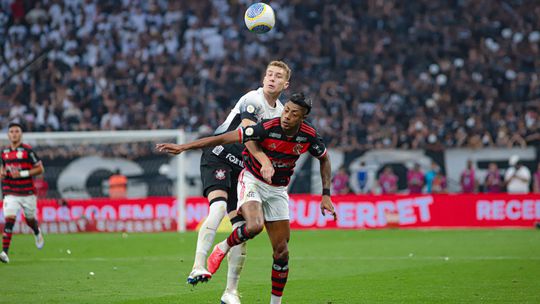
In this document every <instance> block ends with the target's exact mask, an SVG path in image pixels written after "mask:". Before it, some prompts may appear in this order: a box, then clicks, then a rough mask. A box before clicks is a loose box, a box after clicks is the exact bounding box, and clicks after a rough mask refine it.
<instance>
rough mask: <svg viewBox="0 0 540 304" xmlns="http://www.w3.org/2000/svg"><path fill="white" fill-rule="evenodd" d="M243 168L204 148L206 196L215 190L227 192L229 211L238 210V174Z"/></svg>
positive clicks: (203, 170)
mask: <svg viewBox="0 0 540 304" xmlns="http://www.w3.org/2000/svg"><path fill="white" fill-rule="evenodd" d="M241 171H242V168H240V167H239V166H236V165H233V164H231V163H229V162H227V161H226V160H224V159H222V158H220V157H218V156H216V155H214V154H212V150H204V151H203V154H202V156H201V180H202V184H203V194H204V197H207V196H208V193H210V192H212V191H214V190H223V191H225V192H227V196H228V199H227V213H229V212H231V211H234V210H236V206H237V203H238V194H237V191H236V189H237V185H238V176H239V175H240V172H241Z"/></svg>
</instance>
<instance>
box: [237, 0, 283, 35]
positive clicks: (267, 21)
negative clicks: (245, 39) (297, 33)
mask: <svg viewBox="0 0 540 304" xmlns="http://www.w3.org/2000/svg"><path fill="white" fill-rule="evenodd" d="M244 21H245V22H246V26H247V28H248V30H250V31H251V32H254V33H257V34H263V33H266V32H268V31H269V30H271V29H272V28H273V27H274V24H276V17H275V16H274V10H273V9H272V7H270V5H268V4H265V3H262V2H259V3H254V4H252V5H251V6H250V7H248V9H247V10H246V13H245V15H244Z"/></svg>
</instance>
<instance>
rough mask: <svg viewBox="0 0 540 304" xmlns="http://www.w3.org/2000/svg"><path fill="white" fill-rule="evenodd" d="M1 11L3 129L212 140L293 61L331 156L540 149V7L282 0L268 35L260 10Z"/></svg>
mask: <svg viewBox="0 0 540 304" xmlns="http://www.w3.org/2000/svg"><path fill="white" fill-rule="evenodd" d="M0 3H1V7H0V8H1V11H0V28H1V29H2V32H0V47H1V48H2V49H1V52H0V53H1V58H0V61H1V64H0V83H1V85H2V87H1V90H0V125H1V126H2V127H4V128H5V127H6V126H7V124H8V122H9V121H19V122H22V123H24V124H25V125H26V129H27V130H32V131H61V130H62V131H85V130H121V129H169V128H170V129H172V128H185V129H186V130H187V131H197V132H203V133H208V132H210V131H211V130H213V129H214V128H215V127H216V126H217V125H218V124H219V123H220V122H222V121H223V120H224V118H225V117H226V115H227V114H228V110H229V109H230V108H231V107H232V106H233V105H234V103H235V102H236V100H237V99H238V98H239V97H240V96H242V95H243V94H245V93H246V92H247V91H249V90H251V89H255V88H257V87H258V86H259V85H260V81H261V78H262V74H263V72H264V69H265V67H266V64H267V63H268V62H269V61H271V60H274V59H281V60H284V61H285V62H287V63H288V64H289V65H290V66H291V68H292V70H293V74H292V79H291V88H290V89H289V91H288V92H287V94H290V92H293V91H298V90H302V91H306V92H308V93H309V94H311V95H312V96H313V97H314V100H315V109H314V111H313V114H312V116H311V118H310V119H311V120H312V121H313V122H314V123H315V125H316V126H317V128H318V130H319V131H320V132H321V134H322V135H323V136H324V137H325V139H326V141H327V143H328V145H329V146H331V147H337V148H342V149H371V148H427V149H440V148H444V147H485V146H489V147H493V146H498V147H511V146H518V147H524V146H527V145H538V144H539V143H540V118H539V117H538V112H539V108H540V79H539V75H538V74H539V73H538V71H539V70H540V52H539V47H540V32H539V31H540V17H539V16H540V5H538V2H537V1H525V0H524V1H519V0H507V1H491V0H490V1H486V0H485V1H472V0H470V1H468V0H455V1H433V0H430V1H428V0H425V1H383V0H368V1H365V0H362V1H360V0H358V1H355V0H347V1H335V0H332V1H318V0H301V1H300V0H293V1H289V0H280V1H270V4H271V5H272V7H273V8H274V10H275V12H276V15H277V26H276V28H275V29H274V30H273V31H272V32H271V33H269V34H265V35H256V34H253V33H250V32H248V31H247V29H246V28H245V26H244V24H243V14H244V11H245V9H246V7H247V5H249V4H250V3H251V2H248V1H225V0H213V1H159V0H157V1H130V0H124V1H102V0H65V1H52V0H51V1H26V0H2V1H1V2H0ZM28 65H29V66H28ZM18 70H22V72H21V73H16V72H17V71H18ZM12 75H15V76H13V77H10V76H12Z"/></svg>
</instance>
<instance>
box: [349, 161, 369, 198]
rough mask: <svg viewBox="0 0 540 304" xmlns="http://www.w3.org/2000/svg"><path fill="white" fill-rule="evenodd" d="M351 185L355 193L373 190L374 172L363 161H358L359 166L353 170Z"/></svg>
mask: <svg viewBox="0 0 540 304" xmlns="http://www.w3.org/2000/svg"><path fill="white" fill-rule="evenodd" d="M353 176H354V178H352V181H351V186H352V188H353V190H354V192H355V193H357V194H365V193H370V192H371V191H372V190H373V186H374V183H375V174H374V172H373V170H371V169H370V168H369V167H368V166H367V165H366V162H365V161H361V162H360V166H359V167H358V168H356V170H354V173H353Z"/></svg>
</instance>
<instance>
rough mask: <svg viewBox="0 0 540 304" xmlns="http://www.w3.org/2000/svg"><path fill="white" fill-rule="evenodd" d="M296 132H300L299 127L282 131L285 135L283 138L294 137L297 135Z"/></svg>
mask: <svg viewBox="0 0 540 304" xmlns="http://www.w3.org/2000/svg"><path fill="white" fill-rule="evenodd" d="M282 129H283V128H282ZM298 130H300V125H298V126H297V127H296V128H293V129H288V130H286V129H283V133H285V136H287V137H294V136H295V135H296V134H298Z"/></svg>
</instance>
